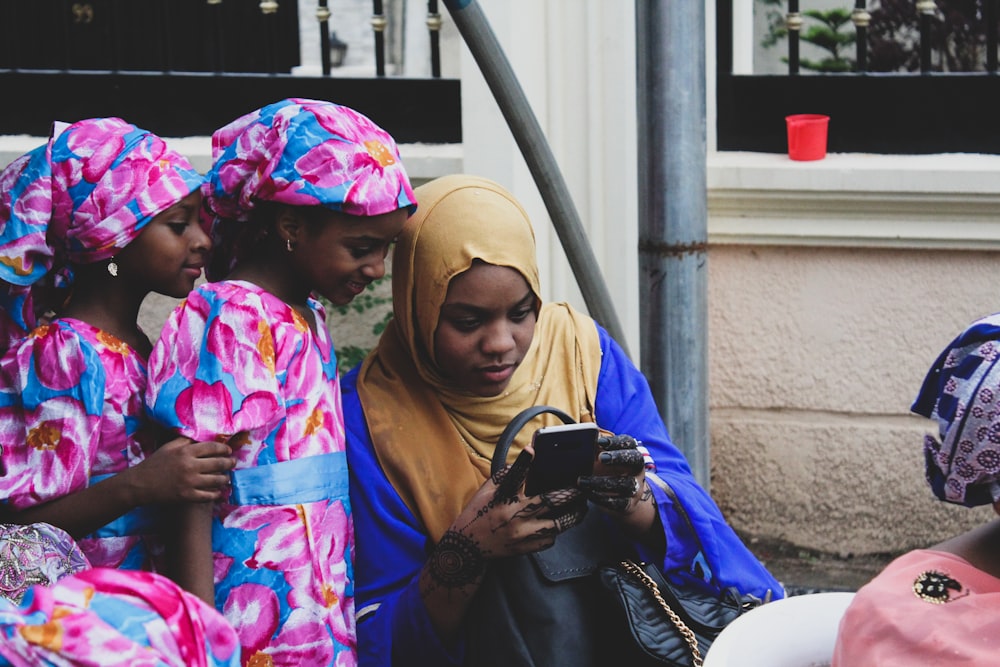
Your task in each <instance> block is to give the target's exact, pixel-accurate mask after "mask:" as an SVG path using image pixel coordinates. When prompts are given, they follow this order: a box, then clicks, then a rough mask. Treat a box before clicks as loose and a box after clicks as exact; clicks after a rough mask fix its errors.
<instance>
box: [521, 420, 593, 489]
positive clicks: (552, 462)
mask: <svg viewBox="0 0 1000 667" xmlns="http://www.w3.org/2000/svg"><path fill="white" fill-rule="evenodd" d="M597 434H598V429H597V424H593V423H583V424H560V425H559V426H547V427H545V428H540V429H538V430H537V431H535V435H534V436H533V437H532V439H531V445H532V447H533V448H534V450H535V458H534V459H532V461H531V468H530V469H529V470H528V477H527V479H526V480H525V483H524V492H525V494H526V495H529V496H537V495H538V494H539V493H545V492H546V491H552V490H554V489H567V488H570V487H573V486H576V479H577V477H580V476H582V475H591V474H593V472H594V458H595V457H596V456H597Z"/></svg>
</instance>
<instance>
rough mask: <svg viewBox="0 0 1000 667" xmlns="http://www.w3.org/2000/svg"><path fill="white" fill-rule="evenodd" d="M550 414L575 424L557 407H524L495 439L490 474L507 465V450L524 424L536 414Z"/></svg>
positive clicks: (574, 421)
mask: <svg viewBox="0 0 1000 667" xmlns="http://www.w3.org/2000/svg"><path fill="white" fill-rule="evenodd" d="M546 413H548V414H552V415H555V416H556V417H559V419H561V420H562V421H563V423H564V424H575V423H576V420H575V419H573V418H572V417H570V416H569V415H568V414H566V413H565V412H563V411H562V410H560V409H559V408H554V407H552V406H551V405H533V406H531V407H530V408H526V409H524V410H522V411H521V412H519V413H517V415H516V416H515V417H514V418H513V419H511V420H510V423H509V424H507V428H505V429H504V430H503V433H501V434H500V439H499V440H497V446H496V449H494V450H493V462H492V463H491V464H490V474H491V475H495V474H497V473H498V472H500V471H501V470H503V467H504V466H505V465H507V452H508V451H510V445H511V443H512V442H514V438H515V436H517V434H518V433H520V431H521V429H522V428H524V425H525V424H527V423H528V422H530V421H531V420H532V419H534V418H535V417H537V416H538V415H543V414H546Z"/></svg>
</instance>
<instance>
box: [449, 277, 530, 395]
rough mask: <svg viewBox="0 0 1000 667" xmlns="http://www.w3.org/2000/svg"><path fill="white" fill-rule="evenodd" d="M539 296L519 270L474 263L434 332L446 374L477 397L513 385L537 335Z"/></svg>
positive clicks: (457, 280) (456, 283) (458, 281)
mask: <svg viewBox="0 0 1000 667" xmlns="http://www.w3.org/2000/svg"><path fill="white" fill-rule="evenodd" d="M535 321H536V315H535V294H534V293H533V292H532V291H531V288H530V287H529V286H528V283H527V281H526V280H525V279H524V277H523V276H522V275H521V274H520V273H518V272H517V271H515V270H514V269H511V268H508V267H504V266H495V265H493V264H484V263H482V262H475V263H474V264H473V265H472V268H470V269H469V270H468V271H466V272H464V273H462V274H460V275H458V276H456V277H454V278H453V279H452V280H451V284H449V285H448V295H447V296H446V297H445V301H444V304H442V306H441V315H440V317H439V318H438V325H437V330H436V331H435V332H434V355H435V357H436V359H437V364H438V368H439V369H440V371H441V374H442V375H443V376H444V377H445V378H446V379H448V380H449V381H451V382H453V383H454V384H455V385H457V386H458V387H459V388H461V389H464V390H465V391H468V392H469V393H470V394H474V395H476V396H496V395H498V394H500V393H502V392H503V391H504V390H505V389H506V388H507V385H508V384H509V383H510V378H511V376H512V375H513V374H514V371H515V370H516V369H517V367H518V366H519V365H520V364H521V362H522V361H523V360H524V355H525V354H526V353H527V351H528V347H529V346H530V345H531V339H532V338H533V337H534V335H535Z"/></svg>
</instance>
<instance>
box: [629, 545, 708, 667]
mask: <svg viewBox="0 0 1000 667" xmlns="http://www.w3.org/2000/svg"><path fill="white" fill-rule="evenodd" d="M622 567H623V568H625V570H626V571H627V572H628V573H629V574H631V575H633V576H635V577H636V578H637V579H638V580H639V581H641V582H642V583H643V585H645V586H646V588H648V589H649V592H650V593H652V594H653V597H654V598H656V601H657V602H658V603H659V604H660V607H662V608H663V611H664V612H666V614H667V618H669V619H670V622H671V623H673V624H674V626H675V627H676V628H677V630H678V632H680V633H681V636H682V637H684V641H686V642H687V645H688V648H689V649H691V658H692V663H693V664H694V667H702V663H701V651H700V650H698V638H697V637H695V636H694V632H692V631H691V628H689V627H688V626H687V625H686V624H685V623H684V621H682V620H681V617H680V616H678V615H677V613H676V612H675V611H674V610H673V609H671V608H670V605H668V604H667V601H666V600H664V599H663V596H662V595H660V588H659V586H657V585H656V582H655V581H653V580H652V578H650V576H649V575H648V574H646V573H645V572H643V571H642V568H641V567H639V566H638V565H636V564H635V563H633V562H632V561H630V560H623V561H622Z"/></svg>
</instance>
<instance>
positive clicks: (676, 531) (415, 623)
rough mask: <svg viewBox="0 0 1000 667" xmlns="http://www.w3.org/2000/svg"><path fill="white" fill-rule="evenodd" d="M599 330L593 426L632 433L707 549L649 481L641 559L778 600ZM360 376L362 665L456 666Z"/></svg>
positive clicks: (424, 545) (420, 543) (354, 403)
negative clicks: (649, 509) (655, 520)
mask: <svg viewBox="0 0 1000 667" xmlns="http://www.w3.org/2000/svg"><path fill="white" fill-rule="evenodd" d="M597 328H598V333H599V335H600V341H601V351H602V353H603V356H602V359H601V370H600V374H599V376H598V383H597V397H596V405H595V415H596V419H597V423H598V425H600V426H601V427H602V428H604V429H607V430H609V431H611V432H613V433H618V434H628V435H631V436H633V437H634V438H636V439H637V440H640V441H641V442H642V443H643V445H645V446H646V447H647V448H648V449H649V452H650V454H651V455H652V458H653V461H654V462H655V464H656V472H657V474H658V475H659V476H660V477H661V478H663V479H665V480H666V481H667V482H668V483H669V484H670V486H671V487H672V489H673V490H674V492H675V494H676V496H677V497H678V498H679V499H680V500H681V502H682V504H683V506H684V509H685V510H687V514H688V516H689V517H690V519H691V523H692V524H693V526H694V529H695V531H697V533H698V540H700V543H701V546H702V548H703V553H699V549H698V540H696V539H694V536H693V535H692V534H691V531H690V529H689V528H688V525H687V523H686V522H685V521H684V519H683V518H682V517H681V516H680V514H679V513H678V512H677V511H676V510H675V509H673V501H672V500H671V499H670V498H669V497H667V496H666V494H665V493H664V492H663V491H662V490H661V489H660V488H659V487H657V486H656V485H655V484H651V485H650V488H651V489H652V490H653V494H654V496H655V497H656V500H657V503H658V506H659V512H660V520H661V523H662V525H663V528H664V535H665V538H666V544H667V553H666V555H665V557H663V558H661V557H660V556H659V555H654V554H650V553H644V552H643V550H642V549H641V548H640V549H639V552H640V554H641V555H642V557H643V558H644V559H645V560H648V561H651V562H658V563H660V565H661V566H662V567H663V571H664V572H665V573H666V574H667V575H668V576H670V578H672V579H674V580H679V579H684V578H689V579H691V578H694V579H698V580H701V581H704V582H706V585H708V586H711V587H712V588H716V589H721V588H725V587H729V586H735V587H736V588H738V589H739V590H740V592H741V593H750V594H753V595H757V596H759V597H761V598H764V597H766V596H767V595H768V594H769V593H768V592H769V591H770V595H771V597H772V598H775V599H776V598H780V597H782V596H783V589H782V587H781V584H779V583H778V582H777V580H775V579H774V577H773V576H771V574H770V573H769V572H768V571H767V570H766V569H765V568H764V566H763V565H762V564H761V563H760V562H759V561H758V560H757V558H756V557H754V555H753V554H752V553H750V551H749V550H748V549H747V548H746V546H745V545H744V544H743V543H742V542H741V541H740V539H739V538H738V537H737V536H736V534H735V533H734V532H733V530H732V528H730V527H729V525H728V524H727V523H726V521H725V519H724V518H723V517H722V513H721V512H720V511H719V508H718V507H717V506H716V504H715V502H714V501H713V500H712V499H711V497H710V496H709V495H708V494H707V493H706V492H705V490H704V489H703V488H702V487H701V486H700V485H699V484H698V483H697V482H696V481H695V479H694V477H693V475H692V474H691V469H690V467H689V466H688V464H687V461H686V460H685V459H684V455H683V454H681V452H680V450H678V449H677V448H676V447H674V445H673V444H672V443H671V442H670V437H669V436H668V435H667V430H666V428H665V427H664V425H663V421H662V420H661V419H660V416H659V413H658V411H657V408H656V404H655V403H654V401H653V395H652V393H651V392H650V389H649V384H648V382H647V381H646V378H645V377H643V375H642V374H641V373H640V372H639V370H638V369H637V368H636V367H635V365H634V364H633V363H632V362H631V360H630V359H629V358H628V357H627V356H626V355H625V352H624V351H623V350H622V349H621V347H620V346H619V345H618V344H617V343H615V342H614V341H613V340H612V339H611V336H610V335H608V333H607V332H606V331H605V330H604V329H603V328H601V327H600V326H598V327H597ZM357 375H358V368H355V369H354V370H353V371H351V372H350V373H348V374H347V375H345V376H344V377H343V379H342V380H341V390H342V394H343V407H344V422H345V427H346V431H347V456H348V465H349V468H350V479H351V505H352V507H353V508H354V531H355V611H356V615H357V619H358V623H357V633H358V664H359V665H364V666H365V667H369V666H372V667H374V666H388V665H397V666H400V665H428V666H430V665H434V666H435V667H437V666H442V667H443V666H446V665H460V664H462V657H463V652H464V648H463V646H462V645H461V643H460V642H459V643H458V644H457V645H445V644H444V643H442V642H441V641H440V639H439V638H438V636H437V634H436V633H435V630H434V628H433V626H432V625H431V622H430V619H429V617H428V615H427V611H426V608H425V607H424V604H423V600H422V599H421V597H420V591H419V588H418V580H419V574H420V570H421V568H422V567H423V565H424V563H425V561H426V560H427V555H428V554H429V553H430V551H431V549H432V548H433V545H432V544H431V543H430V540H429V539H428V537H427V535H426V534H425V533H424V532H423V530H422V528H421V526H420V524H419V523H418V521H417V520H416V518H415V517H414V516H413V514H412V513H411V512H410V510H409V509H408V508H407V507H406V505H405V504H404V503H403V501H402V499H401V498H400V497H399V495H398V494H397V493H396V491H395V489H394V488H393V487H392V485H391V484H390V483H389V481H388V479H386V476H385V474H384V473H383V471H382V468H381V466H380V465H379V462H378V459H377V457H376V455H375V450H374V448H373V445H372V442H371V437H370V435H369V433H368V427H367V424H366V422H365V417H364V412H363V409H362V407H361V402H360V399H359V397H358V393H357V388H356V382H357ZM556 407H559V406H556ZM511 416H512V417H513V415H511ZM393 656H395V657H396V659H397V661H396V662H395V663H393V662H392V658H393Z"/></svg>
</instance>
